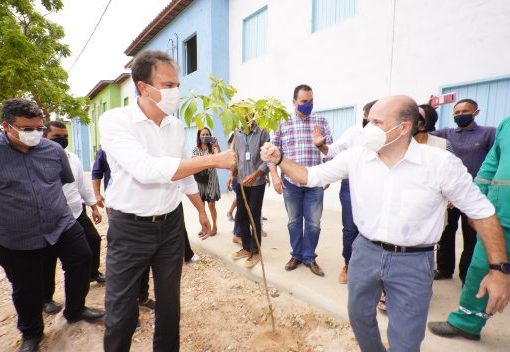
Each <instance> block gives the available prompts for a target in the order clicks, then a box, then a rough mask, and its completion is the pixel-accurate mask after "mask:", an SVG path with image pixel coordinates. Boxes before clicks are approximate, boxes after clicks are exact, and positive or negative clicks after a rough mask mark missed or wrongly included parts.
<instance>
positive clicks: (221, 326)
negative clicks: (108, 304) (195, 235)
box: [0, 221, 358, 352]
mask: <svg viewBox="0 0 510 352" xmlns="http://www.w3.org/2000/svg"><path fill="white" fill-rule="evenodd" d="M105 223H106V221H104V222H103V224H100V225H99V226H98V230H99V231H100V233H101V235H102V237H103V241H102V246H103V248H102V251H103V259H104V253H105V250H106V240H105V238H104V236H105V233H106V225H105ZM198 254H199V256H200V258H201V260H200V261H199V262H196V263H192V264H186V265H184V268H183V275H182V287H181V307H182V313H181V315H182V317H181V351H183V352H206V351H207V352H220V351H268V352H321V351H345V352H349V351H358V347H357V343H356V341H355V338H354V335H353V333H352V331H351V329H350V326H349V324H348V323H347V322H342V321H338V320H335V319H333V318H332V317H331V316H329V315H328V314H327V313H325V312H323V311H321V310H319V309H317V308H315V307H312V306H310V305H308V304H306V303H304V302H302V301H299V300H297V299H295V298H294V297H292V296H291V295H288V294H287V293H284V292H278V291H277V290H276V289H271V290H270V292H271V296H272V297H271V299H272V302H273V307H274V313H275V318H276V334H273V333H272V329H271V321H270V318H269V315H268V308H267V304H266V299H265V295H264V291H263V289H262V285H261V284H259V283H257V282H253V281H250V280H248V279H246V278H244V277H243V276H241V275H239V274H237V273H235V272H233V271H231V270H230V269H228V268H227V267H226V266H225V265H224V264H223V263H222V262H221V261H219V260H217V259H214V258H211V257H210V256H208V255H207V254H205V253H198ZM101 264H102V270H103V272H104V261H102V263H101ZM56 282H57V288H56V293H55V300H56V301H57V302H60V303H62V302H64V295H63V291H64V289H63V275H62V272H61V271H60V270H58V273H57V279H56ZM150 294H151V297H153V292H152V287H151V293H150ZM87 305H88V306H90V307H98V308H103V307H104V287H103V286H100V285H98V284H96V283H94V284H92V285H91V287H90V292H89V294H88V296H87ZM16 321H17V317H16V313H15V310H14V307H13V305H12V300H11V285H10V283H9V281H8V280H7V278H6V277H5V274H4V272H3V270H2V271H0V351H1V352H14V351H17V350H18V348H19V345H20V339H21V336H20V334H19V331H18V329H17V328H16ZM140 321H141V327H140V328H138V329H137V330H136V332H135V334H134V336H133V344H132V351H140V352H141V351H152V334H153V324H154V314H153V312H152V311H151V310H149V309H147V308H141V309H140ZM44 322H45V338H44V340H43V342H42V344H41V350H42V351H52V352H64V351H73V352H86V351H87V352H88V351H102V338H103V332H104V327H103V325H102V323H95V324H89V323H86V322H79V323H76V324H73V325H69V324H67V322H66V320H65V319H64V318H63V316H62V313H59V314H57V315H55V316H46V315H45V317H44Z"/></svg>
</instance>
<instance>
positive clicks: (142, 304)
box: [138, 298, 156, 310]
mask: <svg viewBox="0 0 510 352" xmlns="http://www.w3.org/2000/svg"><path fill="white" fill-rule="evenodd" d="M138 305H139V306H140V307H145V308H149V309H152V310H154V309H155V308H156V302H155V301H154V300H153V299H150V298H149V299H148V300H146V301H138Z"/></svg>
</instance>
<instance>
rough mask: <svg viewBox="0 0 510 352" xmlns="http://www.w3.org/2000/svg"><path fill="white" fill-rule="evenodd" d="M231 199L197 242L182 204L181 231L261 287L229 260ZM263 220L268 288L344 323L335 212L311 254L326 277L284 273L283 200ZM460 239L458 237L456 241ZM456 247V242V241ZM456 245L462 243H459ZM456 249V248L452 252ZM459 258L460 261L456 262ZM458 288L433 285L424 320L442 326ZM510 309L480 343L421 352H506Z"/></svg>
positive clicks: (429, 343)
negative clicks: (212, 229)
mask: <svg viewBox="0 0 510 352" xmlns="http://www.w3.org/2000/svg"><path fill="white" fill-rule="evenodd" d="M232 199H233V194H232V193H230V194H226V195H223V197H222V199H221V200H220V201H219V202H218V204H217V209H218V218H219V219H218V229H219V231H218V235H217V236H215V237H212V238H209V239H207V240H205V241H202V240H200V239H199V238H198V236H197V235H196V234H197V233H198V231H199V230H200V226H199V224H198V221H197V216H196V211H195V210H194V209H192V208H193V206H192V205H191V203H190V202H189V201H188V200H185V201H184V208H185V216H186V225H187V228H188V231H189V236H190V240H191V243H192V246H193V247H195V248H200V249H203V250H205V251H207V252H208V253H210V254H212V255H214V256H216V257H218V258H220V259H222V260H223V261H224V262H225V263H226V264H227V265H229V266H230V267H231V268H232V269H234V270H236V271H238V272H239V273H241V274H243V275H246V276H247V277H249V278H251V279H253V280H257V281H261V277H262V271H261V268H260V264H259V265H257V266H256V267H255V268H253V269H252V270H247V269H245V268H244V267H243V266H242V262H243V261H242V260H241V261H238V262H233V261H232V260H231V259H230V255H231V253H232V252H234V251H236V250H238V249H239V246H238V245H236V244H234V243H232V241H231V240H232V234H231V231H232V228H233V223H232V222H229V221H227V219H226V216H225V214H226V210H227V209H228V207H229V206H230V202H231V201H232ZM262 213H263V215H264V216H266V217H267V218H268V220H267V221H266V222H265V224H264V230H265V231H267V233H268V236H267V237H264V238H263V239H262V243H263V244H262V248H263V253H264V260H265V265H266V272H267V277H268V281H269V282H270V285H271V286H273V287H276V288H278V289H279V290H282V291H287V292H289V293H291V294H293V295H294V296H296V297H298V298H299V299H302V300H304V301H307V302H309V303H311V304H314V305H316V306H318V307H320V308H322V309H324V310H326V311H328V312H330V313H331V314H332V315H333V316H335V317H337V318H339V319H342V320H348V315H347V286H346V285H340V284H339V283H338V274H339V270H340V268H341V266H342V265H343V258H342V257H341V253H342V240H341V216H340V213H339V212H338V211H332V210H325V211H324V214H323V218H322V219H323V220H322V233H321V238H320V241H319V246H318V248H317V254H318V257H317V262H318V263H319V264H320V265H321V267H322V268H323V270H324V272H325V273H326V276H325V277H323V278H320V277H317V276H315V275H314V274H312V273H311V272H310V270H309V269H308V268H306V267H304V266H300V267H299V268H298V269H296V270H294V271H292V272H286V271H285V269H284V265H285V263H286V262H287V261H288V260H289V258H290V255H289V251H290V245H289V235H288V232H287V213H286V212H285V207H284V205H283V200H281V201H277V200H271V199H267V197H266V199H265V201H264V207H263V211H262ZM458 238H462V237H458ZM460 242H462V241H460ZM460 245H462V243H460ZM458 249H460V246H458ZM458 257H460V255H459V256H458ZM460 289H461V284H460V280H459V279H458V277H456V279H454V280H447V281H439V282H436V283H434V295H433V298H432V302H431V308H430V313H429V320H444V319H446V317H447V315H448V313H449V311H450V310H451V309H454V308H456V306H457V304H458V298H459V295H460ZM378 319H379V324H380V327H381V330H382V334H383V336H386V327H387V324H388V319H387V317H386V316H385V315H382V314H380V313H379V315H378ZM509 326H510V308H507V310H506V311H505V313H503V314H498V315H497V316H496V317H494V318H492V319H491V321H490V322H489V324H488V327H487V328H486V329H485V330H484V332H483V335H482V342H479V343H477V342H471V341H465V340H462V339H443V338H438V337H436V336H434V335H431V334H430V333H428V331H427V334H426V336H425V341H424V343H423V345H422V350H423V351H425V352H427V351H431V352H440V351H455V350H457V351H462V352H471V351H473V352H474V351H477V352H478V351H501V352H503V351H510V347H509V346H510V328H509Z"/></svg>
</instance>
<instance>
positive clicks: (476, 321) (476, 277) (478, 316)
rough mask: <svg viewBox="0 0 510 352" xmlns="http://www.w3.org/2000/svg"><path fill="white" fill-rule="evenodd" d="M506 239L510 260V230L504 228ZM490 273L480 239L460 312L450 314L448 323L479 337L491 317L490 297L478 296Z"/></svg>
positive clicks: (464, 288)
mask: <svg viewBox="0 0 510 352" xmlns="http://www.w3.org/2000/svg"><path fill="white" fill-rule="evenodd" d="M503 231H504V232H505V239H506V252H507V255H508V257H509V258H510V228H505V227H504V228H503ZM488 272H489V263H488V260H487V253H486V252H485V248H484V247H483V244H482V241H481V240H480V239H479V240H478V243H477V244H476V247H475V251H474V253H473V258H472V259H471V265H470V266H469V269H468V272H467V276H466V282H465V284H464V287H463V288H462V294H461V296H460V303H459V310H457V311H455V312H452V313H450V315H449V316H448V323H450V324H451V325H453V326H455V327H456V328H459V329H461V330H463V331H465V332H467V333H470V334H475V335H478V334H480V331H482V328H483V327H484V326H485V324H486V323H487V319H488V318H489V316H487V315H486V314H485V308H487V302H488V301H489V297H488V295H485V296H484V297H482V298H480V299H478V298H476V294H477V293H478V290H479V289H480V282H481V281H482V279H483V278H484V277H485V275H487V273H488Z"/></svg>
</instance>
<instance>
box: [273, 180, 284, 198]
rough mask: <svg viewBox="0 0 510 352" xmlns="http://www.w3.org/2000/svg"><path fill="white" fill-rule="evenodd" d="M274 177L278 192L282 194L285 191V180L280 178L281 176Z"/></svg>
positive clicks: (275, 187) (274, 184) (275, 188)
mask: <svg viewBox="0 0 510 352" xmlns="http://www.w3.org/2000/svg"><path fill="white" fill-rule="evenodd" d="M272 179H273V187H274V190H275V191H276V193H278V194H282V193H283V181H282V179H281V178H280V176H272Z"/></svg>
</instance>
